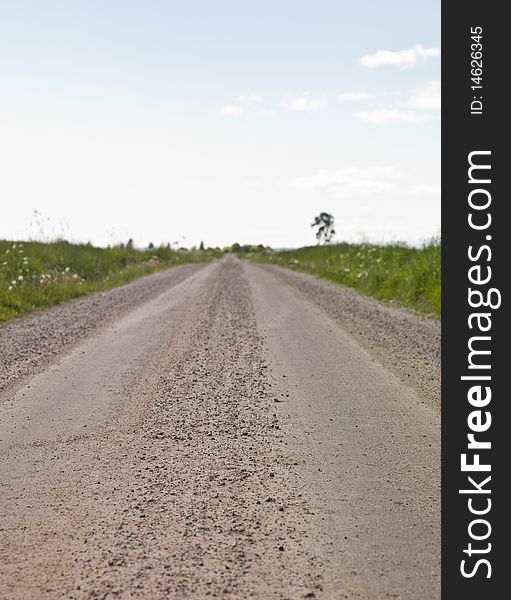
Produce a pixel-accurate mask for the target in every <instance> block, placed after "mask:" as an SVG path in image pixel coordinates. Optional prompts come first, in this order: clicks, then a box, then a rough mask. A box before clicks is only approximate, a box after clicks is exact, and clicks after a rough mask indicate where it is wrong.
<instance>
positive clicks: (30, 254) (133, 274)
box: [0, 240, 222, 322]
mask: <svg viewBox="0 0 511 600" xmlns="http://www.w3.org/2000/svg"><path fill="white" fill-rule="evenodd" d="M221 255H222V253H221V251H220V250H217V249H216V250H212V249H208V250H186V249H180V250H173V249H171V248H169V247H167V246H163V247H159V248H151V249H148V250H137V249H136V248H133V247H132V245H120V246H115V247H112V248H96V247H94V246H92V245H90V244H71V243H69V242H65V241H59V242H50V243H44V242H13V241H6V240H0V322H1V321H7V320H9V319H13V318H15V317H19V316H21V315H23V314H26V313H28V312H30V311H33V310H35V309H39V308H47V307H49V306H52V305H54V304H60V303H61V302H65V301H67V300H70V299H72V298H77V297H78V296H83V295H84V294H88V293H90V292H95V291H98V290H106V289H109V288H113V287H115V286H118V285H122V284H123V283H127V282H128V281H132V280H133V279H137V278H138V277H142V276H143V275H148V274H149V273H154V272H156V271H161V270H162V269H166V268H168V267H172V266H176V265H181V264H184V263H190V262H204V261H208V260H211V259H212V258H215V257H217V256H221Z"/></svg>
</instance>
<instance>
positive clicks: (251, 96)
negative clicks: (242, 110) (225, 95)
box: [238, 94, 262, 102]
mask: <svg viewBox="0 0 511 600" xmlns="http://www.w3.org/2000/svg"><path fill="white" fill-rule="evenodd" d="M261 101H262V97H261V96H258V95H257V94H248V95H246V96H238V102H261Z"/></svg>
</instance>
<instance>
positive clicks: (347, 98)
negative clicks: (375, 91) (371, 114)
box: [336, 92, 373, 102]
mask: <svg viewBox="0 0 511 600" xmlns="http://www.w3.org/2000/svg"><path fill="white" fill-rule="evenodd" d="M372 97H373V96H372V94H368V93H366V92H343V93H342V94H337V96H336V98H337V100H340V101H341V102H363V101H365V100H370V99H371V98H372Z"/></svg>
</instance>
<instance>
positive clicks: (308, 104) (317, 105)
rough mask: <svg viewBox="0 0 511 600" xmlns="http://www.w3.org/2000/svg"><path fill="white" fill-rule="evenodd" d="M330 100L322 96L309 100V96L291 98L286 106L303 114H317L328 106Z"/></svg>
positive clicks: (286, 102)
mask: <svg viewBox="0 0 511 600" xmlns="http://www.w3.org/2000/svg"><path fill="white" fill-rule="evenodd" d="M327 103H328V98H326V97H325V96H321V97H320V98H309V97H308V96H307V94H305V95H303V96H289V98H287V100H286V101H285V103H284V106H286V107H287V108H289V109H290V110H296V111H303V112H317V111H318V110H321V109H322V108H324V107H325V106H326V104H327Z"/></svg>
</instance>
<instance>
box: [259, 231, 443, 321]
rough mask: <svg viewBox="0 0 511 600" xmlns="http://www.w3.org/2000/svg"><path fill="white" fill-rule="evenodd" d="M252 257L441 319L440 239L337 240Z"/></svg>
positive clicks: (262, 253) (266, 252) (267, 252)
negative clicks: (415, 243) (413, 242)
mask: <svg viewBox="0 0 511 600" xmlns="http://www.w3.org/2000/svg"><path fill="white" fill-rule="evenodd" d="M250 260H255V261H258V262H265V263H272V264H277V265H280V266H282V267H286V268H289V269H294V270H297V271H304V272H305V273H312V274H314V275H318V276H319V277H323V278H325V279H329V280H331V281H335V282H337V283H342V284H344V285H347V286H350V287H352V288H355V289H357V290H358V291H360V292H362V293H363V294H366V295H369V296H374V297H375V298H378V299H380V300H386V301H391V302H394V303H396V304H399V305H401V306H406V307H408V308H411V309H413V310H415V311H417V312H419V313H422V314H430V315H434V316H435V317H438V318H440V242H439V241H438V240H431V241H430V242H428V243H426V244H424V245H423V246H422V247H420V248H413V247H410V246H407V245H404V244H388V245H383V246H379V245H375V244H332V245H326V246H309V247H305V248H298V249H297V250H285V251H280V252H271V251H265V252H261V253H254V254H252V255H251V257H250Z"/></svg>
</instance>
